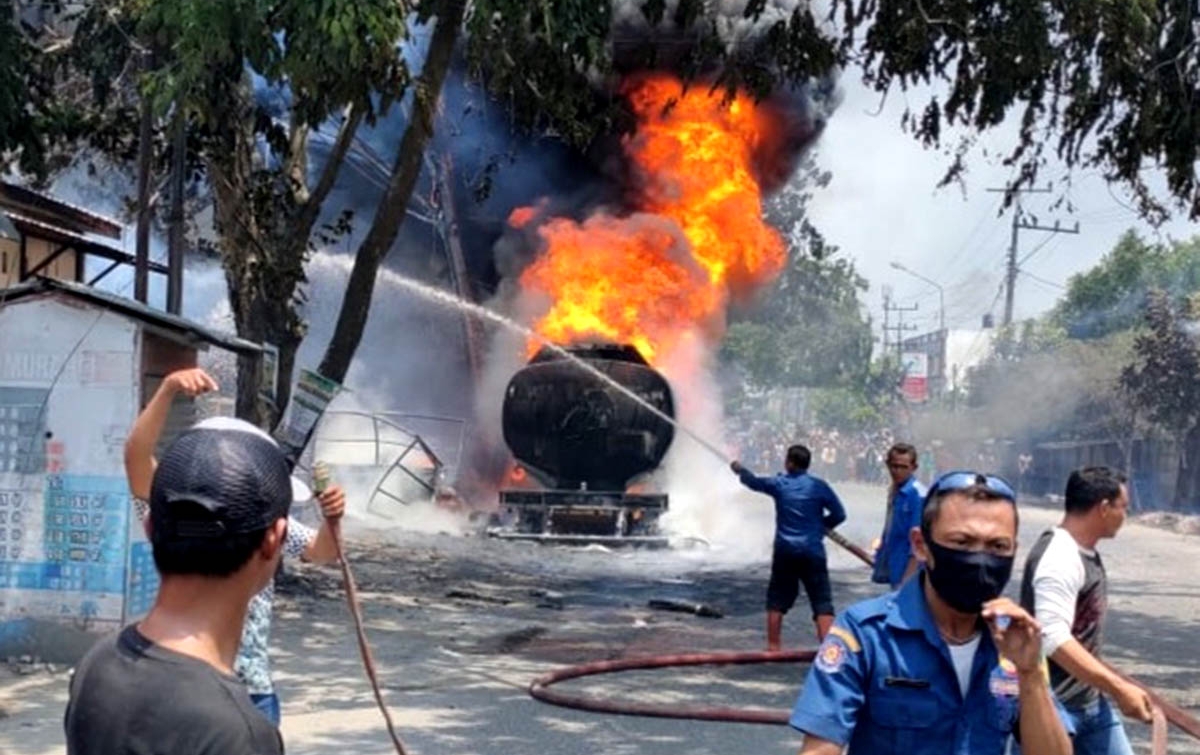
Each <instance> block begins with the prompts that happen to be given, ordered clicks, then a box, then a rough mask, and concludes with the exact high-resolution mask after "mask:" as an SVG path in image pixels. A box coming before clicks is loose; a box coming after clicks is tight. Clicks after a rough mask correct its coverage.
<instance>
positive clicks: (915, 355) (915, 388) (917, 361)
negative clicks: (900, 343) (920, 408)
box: [900, 351, 929, 403]
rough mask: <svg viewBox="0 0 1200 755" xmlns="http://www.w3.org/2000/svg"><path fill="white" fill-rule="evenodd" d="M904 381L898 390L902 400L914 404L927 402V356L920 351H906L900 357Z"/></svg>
mask: <svg viewBox="0 0 1200 755" xmlns="http://www.w3.org/2000/svg"><path fill="white" fill-rule="evenodd" d="M901 365H902V366H903V367H904V380H903V381H902V382H901V383H900V390H901V392H902V393H903V394H904V398H905V399H906V400H908V401H911V402H914V403H921V402H925V401H928V400H929V355H928V354H925V353H924V352H921V351H907V352H905V353H904V354H903V355H902V356H901Z"/></svg>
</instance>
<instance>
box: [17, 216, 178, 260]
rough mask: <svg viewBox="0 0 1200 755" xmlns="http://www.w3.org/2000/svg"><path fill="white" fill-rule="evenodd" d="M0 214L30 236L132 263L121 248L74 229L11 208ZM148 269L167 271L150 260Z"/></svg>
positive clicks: (132, 258)
mask: <svg viewBox="0 0 1200 755" xmlns="http://www.w3.org/2000/svg"><path fill="white" fill-rule="evenodd" d="M0 215H5V216H7V217H8V218H9V219H10V220H11V221H12V222H13V224H14V225H16V226H17V228H18V229H19V230H20V231H21V232H23V233H26V234H29V235H30V236H34V237H36V238H39V239H46V240H47V241H53V242H54V243H56V244H63V245H65V246H67V247H68V248H70V249H74V250H75V251H77V252H80V253H82V254H90V255H93V256H95V257H101V258H103V259H106V260H112V261H113V262H125V263H127V264H130V265H132V264H134V257H133V255H132V254H129V253H128V252H126V251H124V250H122V249H118V248H117V247H115V246H111V245H109V244H104V243H101V242H99V241H95V240H93V239H89V238H88V237H87V236H85V235H84V234H82V233H75V232H74V231H70V230H67V229H65V228H60V227H58V226H54V225H50V224H49V223H43V222H42V221H40V220H37V219H36V218H31V217H28V216H26V215H22V214H20V213H18V212H15V211H13V210H0ZM149 269H150V271H151V272H155V273H162V274H164V275H165V274H166V272H167V266H166V265H163V264H162V263H160V262H150V263H149Z"/></svg>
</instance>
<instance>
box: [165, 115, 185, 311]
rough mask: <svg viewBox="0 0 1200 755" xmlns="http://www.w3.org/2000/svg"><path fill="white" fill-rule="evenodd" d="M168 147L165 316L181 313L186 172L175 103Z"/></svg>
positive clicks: (181, 123) (182, 126)
mask: <svg viewBox="0 0 1200 755" xmlns="http://www.w3.org/2000/svg"><path fill="white" fill-rule="evenodd" d="M172 130H173V132H174V133H173V135H172V140H173V144H172V146H171V217H170V219H169V221H168V222H169V223H170V227H169V229H168V236H167V312H168V313H170V314H173V315H178V314H180V313H182V312H183V189H184V180H183V179H184V175H183V174H184V171H186V170H187V115H186V113H184V110H183V107H182V105H181V104H180V103H178V102H177V103H175V118H174V121H173V122H172Z"/></svg>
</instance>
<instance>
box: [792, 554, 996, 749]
mask: <svg viewBox="0 0 1200 755" xmlns="http://www.w3.org/2000/svg"><path fill="white" fill-rule="evenodd" d="M924 584H925V580H924V574H923V573H921V575H920V578H918V579H910V580H908V581H907V582H905V583H904V586H903V587H902V588H900V590H899V591H898V592H894V593H889V594H887V595H883V596H880V597H878V598H873V599H871V600H866V601H863V602H861V603H857V604H855V605H853V606H851V607H850V608H848V609H847V610H846V611H845V612H844V613H843V614H842V615H840V616H839V617H838V618H837V620H836V621H835V622H834V626H833V629H832V630H831V631H830V634H829V636H828V637H826V639H825V642H824V643H822V644H821V647H820V649H819V650H818V651H817V658H816V660H815V661H814V662H813V667H812V669H811V670H810V671H809V674H808V678H807V679H806V680H805V682H804V689H803V691H802V692H801V693H800V699H799V700H797V701H796V707H795V709H794V710H793V711H792V718H791V724H792V726H793V727H794V728H796V729H798V730H800V731H801V732H804V733H806V734H812V735H813V736H816V737H820V738H821V739H825V740H829V741H831V742H836V743H837V744H840V745H849V750H848V753H849V755H1003V753H1004V752H1005V748H1006V746H1007V742H1008V738H1009V736H1010V735H1011V734H1012V733H1013V732H1014V730H1015V729H1016V725H1017V695H1018V692H1019V690H1018V687H1017V670H1016V667H1015V666H1013V665H1012V663H1010V662H1009V661H1007V660H1002V659H1001V658H1000V656H999V654H998V653H997V651H996V646H995V645H994V644H993V643H992V638H991V635H990V634H988V633H987V632H986V631H985V632H983V634H982V636H981V637H980V641H979V649H978V651H976V653H975V664H974V666H973V667H972V670H971V680H970V684H969V686H968V689H967V694H966V698H965V699H964V697H963V694H962V691H961V688H960V687H959V684H958V676H957V675H956V674H955V671H954V663H953V661H951V659H950V651H949V649H948V648H947V647H946V643H945V641H944V640H943V639H942V637H941V634H940V633H939V632H938V629H937V626H936V625H935V624H934V620H933V615H932V614H931V613H930V612H929V605H928V604H927V603H926V601H925V594H924V591H923V588H924Z"/></svg>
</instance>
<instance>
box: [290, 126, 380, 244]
mask: <svg viewBox="0 0 1200 755" xmlns="http://www.w3.org/2000/svg"><path fill="white" fill-rule="evenodd" d="M362 119H363V110H362V108H360V107H357V106H356V105H354V104H350V105H348V106H347V107H346V113H345V117H343V118H342V125H341V128H340V129H338V135H337V138H336V139H334V142H333V148H332V149H331V150H330V151H329V156H328V157H326V158H325V164H324V165H323V166H321V177H320V178H319V179H317V184H316V186H314V187H313V190H312V192H310V193H309V195H308V198H307V199H306V200H305V201H304V206H303V207H302V208H301V209H300V214H299V216H298V217H297V218H296V223H295V226H294V229H293V231H292V238H291V240H290V243H289V245H288V246H289V248H291V249H294V250H300V249H303V248H304V245H305V244H307V243H308V237H309V235H310V234H311V233H312V228H313V225H314V224H316V222H317V216H318V215H320V213H321V205H322V204H324V202H325V197H327V196H329V191H330V190H331V189H332V188H333V184H334V182H335V181H336V180H337V175H338V171H339V170H341V167H342V163H343V162H344V161H345V159H346V152H347V151H348V150H349V149H350V144H351V143H352V142H353V141H354V134H355V132H356V131H358V125H359V124H360V123H362Z"/></svg>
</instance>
